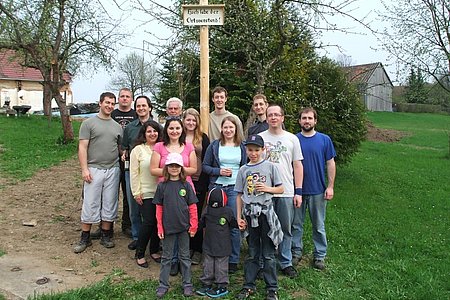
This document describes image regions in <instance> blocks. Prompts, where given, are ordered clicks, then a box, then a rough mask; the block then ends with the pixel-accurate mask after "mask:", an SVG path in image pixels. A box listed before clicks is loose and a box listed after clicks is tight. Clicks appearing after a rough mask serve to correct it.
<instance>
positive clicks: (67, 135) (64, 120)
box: [53, 88, 74, 144]
mask: <svg viewBox="0 0 450 300" xmlns="http://www.w3.org/2000/svg"><path fill="white" fill-rule="evenodd" d="M53 97H54V98H55V100H56V103H57V104H58V108H59V114H60V116H61V124H62V128H63V134H64V143H65V144H67V143H70V142H72V141H73V140H74V134H73V126H72V120H71V119H70V114H69V111H68V110H67V105H66V101H65V100H64V99H63V97H62V96H61V94H60V93H59V90H58V89H57V88H56V91H55V90H54V89H53Z"/></svg>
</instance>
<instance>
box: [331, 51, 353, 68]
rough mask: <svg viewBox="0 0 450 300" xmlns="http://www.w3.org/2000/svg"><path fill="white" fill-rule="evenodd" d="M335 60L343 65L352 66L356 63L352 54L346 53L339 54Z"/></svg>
mask: <svg viewBox="0 0 450 300" xmlns="http://www.w3.org/2000/svg"><path fill="white" fill-rule="evenodd" d="M335 61H336V63H337V64H338V65H339V66H341V67H350V66H353V65H355V64H356V63H355V61H354V60H353V58H352V57H351V56H349V55H345V54H339V55H337V57H336V59H335Z"/></svg>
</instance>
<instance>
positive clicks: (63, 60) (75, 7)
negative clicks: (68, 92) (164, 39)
mask: <svg viewBox="0 0 450 300" xmlns="http://www.w3.org/2000/svg"><path fill="white" fill-rule="evenodd" d="M0 13H1V14H0V48H6V49H13V50H15V51H16V53H17V54H18V55H20V56H21V58H22V60H23V61H24V62H25V65H26V66H28V67H34V68H36V69H38V70H39V71H40V72H41V74H42V77H43V86H44V98H45V99H44V106H47V107H48V103H50V102H51V99H52V98H54V99H55V101H56V103H57V105H58V108H59V112H60V115H61V123H62V127H63V133H64V141H65V142H69V141H72V140H73V139H74V134H73V127H72V123H71V120H70V116H69V112H68V109H67V106H66V102H65V99H64V98H63V97H62V95H61V93H60V90H61V87H62V86H64V84H65V82H66V81H65V78H64V76H65V74H67V73H70V74H72V75H74V74H75V73H76V72H77V71H78V70H79V69H80V67H81V66H83V65H89V67H90V68H91V69H95V68H96V67H98V66H99V65H100V64H104V65H108V64H109V63H110V58H111V56H112V55H113V53H114V48H113V47H112V46H113V45H114V43H115V42H116V40H118V39H119V38H121V35H120V34H119V30H118V26H117V23H116V22H115V21H113V20H112V19H111V18H109V17H108V14H107V12H106V11H105V10H104V9H103V7H102V6H101V3H100V2H97V1H89V0H57V1H48V0H11V1H7V2H4V1H2V2H0Z"/></svg>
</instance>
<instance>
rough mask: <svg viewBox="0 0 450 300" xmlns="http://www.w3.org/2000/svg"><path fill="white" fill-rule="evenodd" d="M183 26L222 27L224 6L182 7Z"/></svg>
mask: <svg viewBox="0 0 450 300" xmlns="http://www.w3.org/2000/svg"><path fill="white" fill-rule="evenodd" d="M182 9H183V24H184V25H187V26H199V25H223V16H224V10H225V5H223V4H216V5H182Z"/></svg>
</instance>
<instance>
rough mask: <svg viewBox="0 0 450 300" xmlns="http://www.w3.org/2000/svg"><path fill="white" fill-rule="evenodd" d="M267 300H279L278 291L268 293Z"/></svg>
mask: <svg viewBox="0 0 450 300" xmlns="http://www.w3.org/2000/svg"><path fill="white" fill-rule="evenodd" d="M266 300H278V295H277V292H276V291H272V290H269V291H267V295H266Z"/></svg>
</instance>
